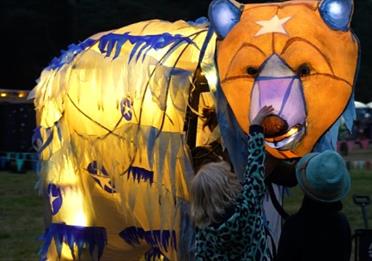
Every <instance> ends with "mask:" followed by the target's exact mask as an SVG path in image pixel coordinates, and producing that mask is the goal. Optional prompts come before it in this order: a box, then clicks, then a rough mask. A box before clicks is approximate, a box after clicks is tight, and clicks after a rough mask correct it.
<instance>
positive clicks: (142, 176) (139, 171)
mask: <svg viewBox="0 0 372 261" xmlns="http://www.w3.org/2000/svg"><path fill="white" fill-rule="evenodd" d="M131 176H132V178H133V180H137V182H138V183H140V181H141V180H143V181H145V182H149V183H150V185H151V184H152V183H153V182H154V172H153V171H149V170H147V169H143V168H139V167H130V168H129V170H128V179H129V178H130V177H131Z"/></svg>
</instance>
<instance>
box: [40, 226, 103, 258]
mask: <svg viewBox="0 0 372 261" xmlns="http://www.w3.org/2000/svg"><path fill="white" fill-rule="evenodd" d="M52 239H54V241H55V244H56V248H57V253H58V256H59V257H61V252H62V243H63V242H64V243H66V244H67V245H68V246H69V248H70V250H71V254H72V256H73V258H74V259H76V257H75V253H74V246H77V249H78V256H79V258H80V255H81V253H82V250H83V249H84V248H86V247H87V248H88V249H89V253H90V254H91V255H93V251H94V249H95V248H98V258H101V256H102V254H103V250H104V248H105V245H106V244H107V234H106V230H105V228H103V227H80V226H69V225H66V224H64V223H60V224H57V223H52V224H51V225H50V226H49V228H47V229H46V231H45V233H44V235H43V236H42V237H41V240H43V241H44V243H43V246H42V248H41V249H40V252H39V254H40V260H47V253H48V248H49V246H50V244H51V242H52Z"/></svg>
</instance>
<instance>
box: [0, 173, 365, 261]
mask: <svg viewBox="0 0 372 261" xmlns="http://www.w3.org/2000/svg"><path fill="white" fill-rule="evenodd" d="M0 177H1V183H0V246H1V247H0V260H1V261H2V260H16V261H18V260H20V261H22V260H37V259H38V256H37V253H38V249H39V247H40V243H41V242H40V241H38V237H39V236H40V235H41V233H42V231H43V230H44V228H43V206H42V205H43V203H42V200H41V198H40V197H39V196H38V195H37V193H36V191H35V190H34V188H33V187H34V184H35V181H36V175H35V174H34V173H33V172H28V173H26V174H15V173H9V172H0ZM352 181H353V184H352V191H351V193H350V194H349V196H348V198H347V199H346V200H345V202H344V210H343V211H344V213H345V214H346V215H347V217H348V218H349V221H350V224H351V226H352V229H353V230H354V229H358V228H363V221H362V216H361V211H360V208H359V207H357V206H356V205H354V203H353V202H352V194H354V193H357V194H367V195H370V196H372V172H371V171H369V172H367V171H354V172H352ZM301 200H302V192H301V191H300V189H299V188H295V189H292V190H291V195H290V197H288V198H287V199H286V200H285V209H286V210H287V211H288V212H289V213H295V212H296V211H297V210H298V208H299V206H300V204H301ZM368 214H369V216H368V217H369V224H370V225H371V226H372V207H371V208H370V209H369V213H368Z"/></svg>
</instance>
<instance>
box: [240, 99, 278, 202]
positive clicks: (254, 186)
mask: <svg viewBox="0 0 372 261" xmlns="http://www.w3.org/2000/svg"><path fill="white" fill-rule="evenodd" d="M273 110H274V109H273V107H272V106H264V107H263V108H262V109H261V110H260V111H259V112H258V114H257V115H256V117H255V118H254V119H252V120H251V126H250V128H249V135H248V160H247V165H246V167H245V172H244V178H243V191H242V194H243V198H244V201H249V202H251V204H252V202H257V201H260V199H262V198H263V196H264V194H265V182H264V176H265V173H264V172H265V168H264V163H265V147H264V142H265V141H264V134H263V128H262V126H261V124H262V121H263V120H264V119H265V117H267V116H268V115H270V114H271V113H272V112H273ZM251 204H250V205H251ZM259 205H260V204H257V206H256V207H259Z"/></svg>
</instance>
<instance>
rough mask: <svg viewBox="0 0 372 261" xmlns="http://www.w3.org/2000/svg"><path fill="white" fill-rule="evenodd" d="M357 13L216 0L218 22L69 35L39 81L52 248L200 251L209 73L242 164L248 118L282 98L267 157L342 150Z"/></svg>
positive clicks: (311, 4) (343, 3) (148, 254)
mask: <svg viewBox="0 0 372 261" xmlns="http://www.w3.org/2000/svg"><path fill="white" fill-rule="evenodd" d="M352 10H353V3H352V1H351V0H323V1H322V2H318V1H290V2H282V3H270V4H247V5H239V4H237V3H235V2H231V1H228V0H214V1H213V2H212V3H211V5H210V9H209V21H208V20H207V19H198V20H197V21H195V22H184V21H177V22H175V23H169V22H164V21H159V20H153V21H146V22H141V23H137V24H133V25H129V26H127V27H123V28H120V29H117V30H113V31H110V32H104V33H101V34H97V35H95V36H92V37H91V38H89V39H87V40H85V41H84V42H81V43H79V44H77V45H70V46H69V49H68V50H67V51H65V52H63V53H62V55H61V56H60V57H59V58H55V59H54V60H52V62H51V63H50V64H49V66H48V67H47V68H46V69H45V70H44V71H43V72H42V75H41V77H40V80H39V83H38V85H37V86H36V88H35V89H34V91H33V97H34V99H35V106H36V110H37V119H38V125H39V128H37V129H36V131H35V135H34V143H35V145H36V146H37V148H38V151H39V153H40V157H41V160H42V163H43V164H42V169H41V178H40V189H41V191H42V192H43V193H44V194H45V196H46V198H47V199H48V204H49V206H50V211H48V213H49V214H50V220H51V223H50V225H49V227H48V229H47V230H46V232H45V234H44V245H43V247H42V249H41V256H42V258H48V259H50V260H55V259H56V256H57V255H59V256H61V258H62V259H66V260H68V259H72V258H77V257H78V256H81V258H83V259H85V258H87V259H89V255H90V254H91V255H93V256H96V257H97V256H99V257H101V258H102V259H104V260H138V259H140V258H141V256H142V257H143V256H145V258H146V259H151V258H160V257H161V256H163V255H164V256H166V257H168V258H169V259H171V260H176V259H180V260H187V259H189V258H190V253H191V252H192V251H191V242H192V238H191V237H192V225H191V224H190V221H189V219H188V215H187V208H188V203H187V202H188V198H189V191H188V185H189V182H190V179H191V178H192V176H193V175H194V173H193V170H192V167H191V163H190V162H191V160H190V153H189V147H188V146H187V142H186V134H190V132H191V130H190V129H191V128H190V124H191V123H190V122H191V120H190V119H192V117H191V118H190V117H189V116H190V115H192V114H193V113H192V112H194V113H197V112H195V110H199V109H200V108H194V109H190V107H192V106H191V105H190V101H191V100H193V99H194V100H195V99H198V98H199V96H197V95H196V93H200V91H199V92H198V88H201V84H200V81H201V80H200V79H201V78H203V77H205V78H206V79H207V81H208V87H209V88H208V90H209V92H208V93H209V94H211V95H210V97H212V98H211V100H212V102H213V103H214V105H215V107H216V109H217V118H218V123H219V130H220V133H221V136H222V142H223V145H224V146H225V147H226V148H227V150H228V152H229V154H230V158H231V160H232V163H233V165H234V168H235V170H236V172H237V173H238V174H241V173H242V169H243V168H244V163H245V157H246V155H245V154H246V149H245V146H244V143H245V142H246V139H245V138H246V132H247V130H248V127H249V116H250V115H255V114H256V113H257V111H258V110H259V109H260V108H261V107H262V106H264V105H269V104H271V105H273V106H274V108H275V114H274V115H272V116H270V117H268V118H267V119H266V120H265V122H264V126H265V133H266V145H265V146H266V148H267V151H268V152H269V153H270V154H272V155H274V156H275V157H277V158H280V159H290V158H297V157H302V156H303V155H305V154H306V153H308V152H311V151H313V150H324V149H329V148H334V145H335V142H336V139H337V131H338V126H339V124H340V121H341V117H343V118H344V119H345V120H346V123H347V124H348V126H349V127H350V123H351V122H352V120H353V113H354V107H353V84H354V78H355V74H356V69H357V64H358V42H357V40H356V38H355V37H354V35H353V33H352V32H351V31H350V20H351V16H352ZM195 97H196V98H195ZM199 104H200V106H201V105H202V103H199ZM199 111H200V110H199ZM202 132H203V129H202V128H199V129H197V131H196V132H195V133H193V134H195V135H199V136H200V135H202V134H203V133H202ZM195 135H194V136H195ZM189 137H190V135H189Z"/></svg>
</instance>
